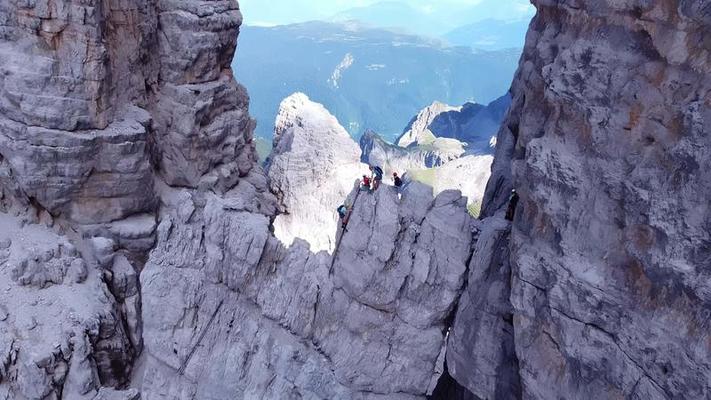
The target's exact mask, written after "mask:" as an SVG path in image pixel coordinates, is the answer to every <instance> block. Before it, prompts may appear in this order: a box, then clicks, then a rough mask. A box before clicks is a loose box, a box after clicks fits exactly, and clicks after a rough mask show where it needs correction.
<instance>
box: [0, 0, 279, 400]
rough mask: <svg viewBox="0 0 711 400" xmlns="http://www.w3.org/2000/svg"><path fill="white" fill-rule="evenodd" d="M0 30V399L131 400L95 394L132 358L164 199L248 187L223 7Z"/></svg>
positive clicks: (20, 5)
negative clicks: (172, 192)
mask: <svg viewBox="0 0 711 400" xmlns="http://www.w3.org/2000/svg"><path fill="white" fill-rule="evenodd" d="M0 21H1V22H0V25H2V29H0V53H1V54H2V56H1V57H0V93H1V94H2V95H1V96H0V221H2V222H1V225H2V229H0V231H1V232H2V233H1V234H0V236H2V237H0V239H1V242H2V243H0V247H1V249H0V274H2V278H1V280H2V282H3V292H2V293H3V294H2V295H0V308H2V310H1V311H2V312H0V317H2V318H0V320H2V321H1V322H0V332H1V334H0V343H2V344H1V345H0V354H1V355H0V359H1V360H2V362H1V363H0V397H1V398H11V399H59V398H67V399H92V398H94V397H95V396H96V398H97V399H119V398H135V397H136V396H137V392H135V391H127V392H118V391H113V390H108V389H101V390H99V388H100V387H101V386H112V387H118V388H125V387H126V386H127V385H128V384H129V380H130V375H131V372H132V367H133V365H134V363H135V360H136V358H137V357H138V355H139V354H140V353H141V351H142V349H143V332H142V326H143V323H142V318H141V313H142V312H141V305H142V299H141V286H140V283H139V281H138V275H139V273H140V271H141V268H142V266H143V264H144V262H145V260H146V257H147V252H148V251H149V250H150V249H151V248H152V247H153V246H154V242H155V229H156V224H157V217H158V213H157V212H158V210H160V209H162V208H165V207H169V203H170V201H171V199H169V198H166V197H165V196H164V193H168V191H167V190H166V189H165V188H166V187H167V186H166V184H167V185H180V186H188V187H200V188H202V190H209V191H216V192H223V191H225V190H227V189H230V188H232V187H234V186H235V185H236V184H237V183H238V181H241V178H242V177H246V179H245V182H247V181H248V180H249V179H251V178H249V174H250V170H251V169H252V168H253V167H254V159H255V156H254V152H253V148H252V145H251V137H252V136H251V135H252V128H253V122H252V120H251V119H250V118H249V116H248V114H247V101H248V99H247V96H246V93H245V91H244V89H242V88H241V87H239V86H238V85H237V84H236V83H235V82H234V80H233V79H232V75H231V70H230V68H229V64H230V62H231V59H232V55H233V53H234V47H235V40H236V35H237V31H238V27H239V25H240V22H241V16H240V13H239V10H238V6H237V4H236V3H235V2H232V1H189V2H175V1H167V0H160V1H158V0H156V1H148V2H141V3H140V4H138V3H136V4H134V3H133V2H119V1H108V2H106V1H92V0H90V1H81V2H77V1H33V2H25V1H14V0H9V1H4V2H3V3H2V4H1V5H0ZM252 180H253V181H256V182H258V183H259V184H261V186H259V187H256V186H255V187H253V189H254V191H255V192H259V191H266V184H265V182H264V180H263V179H262V181H261V182H260V181H259V180H258V179H256V178H255V179H252ZM243 186H249V183H248V182H247V183H245V184H242V185H240V187H241V188H242V187H243ZM273 209H274V208H273V205H272V210H273Z"/></svg>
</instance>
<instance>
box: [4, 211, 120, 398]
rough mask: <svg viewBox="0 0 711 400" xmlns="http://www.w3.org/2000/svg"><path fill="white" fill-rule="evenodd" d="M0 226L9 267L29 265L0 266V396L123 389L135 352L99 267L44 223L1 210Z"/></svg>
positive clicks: (84, 394)
mask: <svg viewBox="0 0 711 400" xmlns="http://www.w3.org/2000/svg"><path fill="white" fill-rule="evenodd" d="M0 226H3V228H4V229H2V230H0V242H3V243H5V244H7V243H9V244H10V247H8V248H7V249H6V250H9V256H8V261H9V265H15V266H21V267H22V268H24V269H22V270H18V269H15V270H14V271H13V269H12V268H2V269H0V304H2V310H1V311H2V312H1V313H0V314H2V315H0V317H2V318H0V320H2V321H0V394H2V395H3V396H5V398H11V399H18V400H25V399H53V398H72V399H78V400H79V399H82V400H83V399H85V398H86V399H91V398H93V395H94V393H93V392H92V391H95V390H96V388H98V387H99V386H100V385H101V384H102V383H104V382H105V383H106V384H116V385H121V384H125V383H126V380H125V379H124V378H122V377H121V375H120V374H119V373H118V372H119V370H120V369H124V368H125V369H126V370H127V371H130V358H131V357H132V354H133V353H132V352H133V349H132V348H131V345H130V343H129V341H128V339H127V336H126V333H125V332H124V330H123V328H121V326H122V322H121V321H120V318H119V317H118V316H117V315H116V314H115V312H114V309H113V306H112V303H111V302H112V300H113V299H112V296H111V295H110V294H108V292H107V291H106V288H105V285H104V283H103V282H102V281H101V280H100V274H98V273H97V272H96V267H92V273H91V274H89V273H88V272H89V271H87V263H86V261H85V259H84V255H83V254H81V253H80V252H79V251H78V250H77V247H76V246H75V245H74V244H73V243H70V242H69V240H68V238H67V237H64V236H60V235H58V234H57V233H56V232H55V231H53V230H52V229H51V228H49V227H47V226H45V225H39V224H31V223H26V222H24V221H22V219H21V218H19V217H15V216H11V215H8V214H5V213H0ZM10 236H11V237H12V240H11V241H9V240H7V238H8V237H10ZM81 247H82V248H85V247H86V248H88V247H89V246H88V244H82V245H81ZM92 265H93V264H92ZM82 269H83V270H82ZM13 274H14V275H15V279H14V280H13V279H12V277H11V275H13Z"/></svg>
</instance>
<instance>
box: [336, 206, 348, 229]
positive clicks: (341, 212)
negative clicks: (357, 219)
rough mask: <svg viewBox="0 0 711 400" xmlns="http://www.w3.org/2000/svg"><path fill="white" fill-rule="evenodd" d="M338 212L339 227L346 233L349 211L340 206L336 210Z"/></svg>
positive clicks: (345, 207)
mask: <svg viewBox="0 0 711 400" xmlns="http://www.w3.org/2000/svg"><path fill="white" fill-rule="evenodd" d="M336 211H337V212H338V216H339V217H340V218H341V227H343V230H344V231H348V230H347V229H346V226H347V225H348V218H349V217H350V210H349V209H348V207H347V206H346V205H345V204H341V205H340V206H338V208H337V209H336Z"/></svg>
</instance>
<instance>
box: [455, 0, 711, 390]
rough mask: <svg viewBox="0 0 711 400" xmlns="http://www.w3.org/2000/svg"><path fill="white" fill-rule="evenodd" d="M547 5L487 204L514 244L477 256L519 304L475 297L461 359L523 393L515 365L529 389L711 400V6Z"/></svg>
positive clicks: (461, 339) (533, 33)
mask: <svg viewBox="0 0 711 400" xmlns="http://www.w3.org/2000/svg"><path fill="white" fill-rule="evenodd" d="M534 4H535V5H536V6H537V8H538V14H537V16H536V17H535V18H534V20H533V22H532V24H531V30H530V31H529V33H528V38H527V43H526V49H525V51H524V55H523V58H522V61H521V64H520V68H519V71H518V73H517V76H516V79H515V81H514V84H513V88H512V96H513V106H512V109H511V111H510V113H509V115H508V117H507V118H506V121H505V122H504V126H503V127H502V129H501V131H500V133H499V136H498V146H497V153H496V160H495V162H494V166H493V168H492V170H493V175H492V179H491V180H490V182H489V186H488V188H487V195H486V201H485V205H484V210H483V215H484V216H486V217H488V219H484V220H483V221H482V223H483V224H485V225H489V227H488V228H484V229H483V233H482V235H483V236H482V237H485V236H486V237H488V236H490V233H489V234H487V233H486V232H491V230H492V229H498V230H499V231H500V233H498V234H497V235H498V236H499V237H500V241H501V243H503V242H504V241H510V246H509V251H510V257H509V260H499V261H498V262H497V263H495V264H492V263H491V262H489V261H486V262H483V263H482V262H481V261H482V260H484V259H487V258H486V257H483V256H484V255H485V254H487V253H491V251H490V250H488V249H487V250H485V251H483V252H482V249H483V247H482V246H484V244H483V243H482V242H481V240H482V239H481V238H480V242H479V244H478V245H477V247H478V248H482V249H479V250H477V251H476V252H475V255H474V257H473V260H480V261H479V262H477V263H476V264H473V265H470V268H471V271H470V285H471V284H472V282H481V281H482V279H484V280H485V281H486V280H488V281H490V282H491V283H492V284H496V285H499V286H500V288H501V291H502V292H503V293H507V292H508V291H509V290H510V297H509V299H510V304H509V305H507V304H506V296H504V298H501V296H500V294H497V293H496V292H494V293H491V292H490V293H489V294H488V295H486V294H484V293H482V292H478V293H477V292H474V293H473V294H474V296H472V295H467V294H465V295H464V296H463V298H462V302H461V303H460V305H459V311H458V315H457V318H456V321H455V325H454V328H453V333H454V334H453V340H451V341H450V342H449V343H450V346H449V349H448V358H447V362H448V366H449V372H450V373H451V374H452V375H453V376H454V377H455V378H456V379H457V381H458V382H459V384H461V385H463V386H465V387H467V388H468V389H469V390H470V392H471V393H473V394H475V395H477V396H478V397H481V398H500V399H508V398H512V396H517V394H516V392H515V391H512V392H510V393H501V392H499V391H497V390H495V389H497V388H501V387H503V386H500V384H503V383H505V382H509V381H510V378H511V375H510V374H509V373H502V372H506V371H509V372H510V371H518V375H519V378H520V389H521V393H520V396H521V397H522V398H525V399H551V398H568V399H600V398H604V399H613V398H625V399H674V398H693V399H704V398H708V397H709V396H711V381H710V380H709V379H710V378H709V377H710V376H711V371H710V370H709V365H711V363H710V361H711V359H710V354H711V352H710V351H709V339H710V337H709V330H708V320H709V314H710V313H711V303H710V302H709V293H711V291H710V290H709V282H710V281H709V279H708V278H709V266H711V246H710V244H711V236H710V233H709V232H711V230H709V227H711V210H710V209H709V202H708V198H709V195H711V181H710V180H709V174H708V173H707V172H706V171H708V169H709V166H711V157H709V152H708V150H707V149H708V148H709V146H710V145H711V142H710V139H709V138H710V137H711V136H709V130H710V128H709V127H711V122H710V121H711V94H710V93H711V80H709V78H708V77H709V72H711V58H710V57H711V52H710V51H709V49H710V48H711V47H710V46H709V42H708V38H709V29H710V27H711V8H710V7H709V4H708V2H705V1H694V0H689V1H679V2H675V1H663V0H656V1H626V2H619V1H597V2H592V1H553V0H537V1H534ZM512 187H516V189H517V190H518V192H519V194H520V198H521V201H520V203H519V209H518V211H517V213H516V217H515V219H514V221H513V225H512V227H511V234H510V237H508V235H506V234H505V231H503V230H502V229H503V227H502V228H496V226H498V225H499V222H498V221H499V220H500V217H501V216H502V215H503V214H502V213H503V212H504V211H505V208H506V203H507V199H508V194H509V192H510V190H511V188H512ZM486 241H489V239H487V240H486ZM497 258H500V257H496V258H492V260H496V259H497ZM492 266H493V267H495V268H493V269H492ZM509 267H510V269H511V277H510V279H509V278H507V277H506V276H505V275H506V273H507V269H508V268H509ZM482 274H486V275H482ZM497 276H502V278H503V279H499V278H497ZM472 277H478V278H475V279H474V280H473V281H472ZM509 285H510V288H509ZM487 286H488V288H489V289H490V288H492V287H493V286H491V285H487ZM471 289H472V288H468V289H467V291H466V292H470V291H471ZM487 290H488V289H487ZM477 305H483V306H484V307H482V308H477V307H476V306H477ZM510 309H512V310H513V316H512V319H510V322H506V323H504V321H502V320H496V319H491V318H490V317H489V316H488V315H487V314H492V313H493V315H494V316H496V315H499V316H502V315H503V316H505V315H508V313H509V312H510ZM476 321H480V323H479V324H475V323H472V322H476ZM492 323H493V325H492ZM499 325H503V328H504V329H503V332H505V335H503V336H502V335H501V332H502V330H501V329H498V328H497V326H499ZM511 330H513V342H514V343H513V344H514V347H515V356H514V354H512V353H511V351H510V350H509V349H510V347H511V344H512V343H511V342H512V340H511V339H510V332H511ZM487 332H488V333H487ZM492 346H498V348H499V351H498V352H492V351H491V350H490V349H491V348H492ZM482 350H484V351H482ZM467 354H468V355H467ZM491 361H494V364H492V363H491ZM496 363H498V364H499V365H500V366H501V368H500V369H498V370H497V371H495V372H493V371H491V370H490V368H491V366H492V365H496ZM475 371H481V372H482V374H481V375H480V374H478V373H476V372H475ZM487 371H488V372H487ZM497 382H498V384H496V383H497ZM509 387H511V386H509ZM515 387H517V386H513V388H515Z"/></svg>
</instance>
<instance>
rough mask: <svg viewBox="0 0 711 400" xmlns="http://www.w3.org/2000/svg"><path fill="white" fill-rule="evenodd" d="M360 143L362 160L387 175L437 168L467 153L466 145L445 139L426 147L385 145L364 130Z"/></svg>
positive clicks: (425, 145)
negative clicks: (380, 169)
mask: <svg viewBox="0 0 711 400" xmlns="http://www.w3.org/2000/svg"><path fill="white" fill-rule="evenodd" d="M359 144H360V148H361V151H362V152H363V154H362V156H361V161H363V162H364V163H366V164H370V165H379V166H381V168H383V171H384V172H385V174H386V175H391V174H392V173H393V172H397V173H399V174H404V173H405V172H406V171H408V170H412V169H423V168H434V167H438V166H441V165H444V164H446V163H448V162H450V161H452V160H456V159H457V158H459V157H461V156H462V155H463V154H464V153H465V150H466V149H465V147H466V143H462V142H460V141H458V140H455V139H447V138H434V139H433V140H432V141H431V142H430V143H427V144H423V145H416V146H411V147H401V146H398V145H393V144H390V143H387V142H386V141H385V140H383V138H381V137H380V136H379V135H378V134H377V133H375V132H373V131H366V132H365V133H364V134H363V136H361V138H360V142H359Z"/></svg>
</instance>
